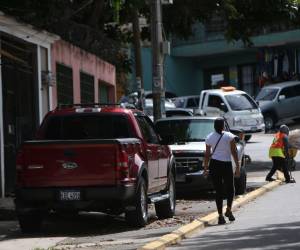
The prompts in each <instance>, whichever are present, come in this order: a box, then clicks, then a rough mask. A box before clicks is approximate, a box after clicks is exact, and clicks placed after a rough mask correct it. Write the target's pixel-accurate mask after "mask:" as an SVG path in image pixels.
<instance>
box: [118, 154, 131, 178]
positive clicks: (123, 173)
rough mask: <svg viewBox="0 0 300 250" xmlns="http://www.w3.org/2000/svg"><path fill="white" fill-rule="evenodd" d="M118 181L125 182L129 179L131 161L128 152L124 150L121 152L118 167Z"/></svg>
mask: <svg viewBox="0 0 300 250" xmlns="http://www.w3.org/2000/svg"><path fill="white" fill-rule="evenodd" d="M116 173H117V179H118V180H123V179H126V178H129V161H128V154H127V152H126V151H125V150H124V149H122V150H120V152H119V156H118V159H117V165H116Z"/></svg>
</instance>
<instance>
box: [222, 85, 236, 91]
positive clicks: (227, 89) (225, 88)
mask: <svg viewBox="0 0 300 250" xmlns="http://www.w3.org/2000/svg"><path fill="white" fill-rule="evenodd" d="M221 90H223V91H224V92H229V91H234V90H236V88H235V87H233V86H224V87H221Z"/></svg>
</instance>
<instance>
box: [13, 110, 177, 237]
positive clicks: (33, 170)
mask: <svg viewBox="0 0 300 250" xmlns="http://www.w3.org/2000/svg"><path fill="white" fill-rule="evenodd" d="M16 170H17V186H16V199H15V204H16V213H17V217H18V220H19V223H20V227H21V230H22V231H23V232H34V231H38V230H39V229H40V227H41V224H42V221H43V218H44V216H45V215H46V214H47V213H48V212H50V211H57V212H59V211H67V212H73V211H76V212H77V211H100V212H104V213H109V214H121V213H123V212H125V218H126V220H127V222H128V223H129V224H131V225H135V226H144V225H145V224H146V223H147V220H148V203H150V202H153V203H154V204H155V209H156V214H157V216H158V218H168V217H172V216H173V215H174V212H175V204H176V203H175V202H176V199H175V184H174V183H175V181H174V179H175V163H174V159H173V156H172V154H171V150H170V148H169V146H168V145H164V144H162V143H161V142H160V140H159V136H158V135H157V134H156V132H155V130H154V125H153V123H152V122H151V120H150V119H149V118H148V117H147V116H145V115H144V114H143V113H142V112H140V111H138V110H129V109H124V108H120V107H116V106H103V107H101V106H99V105H95V106H93V105H92V106H87V105H74V106H72V107H67V108H57V109H55V110H54V111H51V112H49V113H48V114H47V115H46V117H45V119H44V121H43V123H42V125H41V127H40V128H39V130H38V132H37V138H36V140H33V141H26V142H25V143H24V144H23V145H22V147H21V149H20V151H19V153H18V156H17V163H16Z"/></svg>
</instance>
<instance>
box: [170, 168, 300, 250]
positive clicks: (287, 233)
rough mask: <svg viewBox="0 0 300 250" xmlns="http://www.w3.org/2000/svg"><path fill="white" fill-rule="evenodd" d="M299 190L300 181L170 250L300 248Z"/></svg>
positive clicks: (298, 175)
mask: <svg viewBox="0 0 300 250" xmlns="http://www.w3.org/2000/svg"><path fill="white" fill-rule="evenodd" d="M293 174H294V175H295V179H296V180H300V172H294V173H293ZM299 189H300V181H299V182H298V183H295V184H283V185H281V186H280V187H278V188H276V189H274V190H273V191H272V192H268V193H266V194H265V195H264V196H263V197H259V198H257V199H256V200H255V201H254V202H251V203H249V204H247V205H245V206H243V207H242V208H240V209H239V210H238V211H236V212H235V216H236V221H235V222H233V223H228V222H227V223H226V224H225V225H216V224H213V225H210V226H208V227H207V228H206V229H204V230H202V231H197V232H195V233H194V234H193V235H191V236H190V237H188V238H187V239H184V240H182V241H181V242H180V243H179V244H178V245H174V246H171V247H169V248H167V249H171V250H181V249H192V250H193V249H199V246H201V249H211V250H215V249H222V250H229V249H230V250H231V249H244V250H247V249H266V250H269V249H300V241H299V236H300V220H299V218H300V199H299V192H298V190H299Z"/></svg>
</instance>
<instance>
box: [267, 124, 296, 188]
mask: <svg viewBox="0 0 300 250" xmlns="http://www.w3.org/2000/svg"><path fill="white" fill-rule="evenodd" d="M288 135H289V127H288V126H286V125H281V126H280V129H279V132H277V133H276V134H275V136H274V139H273V142H272V144H271V146H270V149H269V157H270V158H271V159H272V162H273V166H272V169H271V170H270V172H269V173H268V174H267V177H266V181H274V179H273V178H272V176H273V174H274V173H275V172H276V170H282V171H283V174H284V178H285V182H286V183H294V182H295V181H294V180H291V177H290V175H289V172H288V169H287V164H286V159H287V158H288V157H289V150H288V149H289V141H288Z"/></svg>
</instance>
